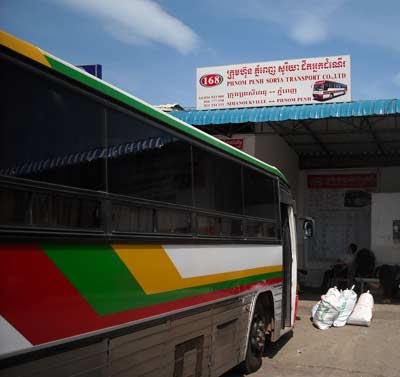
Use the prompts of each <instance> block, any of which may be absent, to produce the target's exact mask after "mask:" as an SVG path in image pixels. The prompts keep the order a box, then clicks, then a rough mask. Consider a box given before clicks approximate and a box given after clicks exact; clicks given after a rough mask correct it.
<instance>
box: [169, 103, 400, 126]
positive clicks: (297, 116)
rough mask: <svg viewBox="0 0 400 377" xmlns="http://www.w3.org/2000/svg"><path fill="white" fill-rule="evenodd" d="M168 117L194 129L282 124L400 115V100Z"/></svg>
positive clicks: (227, 110)
mask: <svg viewBox="0 0 400 377" xmlns="http://www.w3.org/2000/svg"><path fill="white" fill-rule="evenodd" d="M169 114H171V115H173V116H174V117H176V118H178V119H181V120H183V121H184V122H186V123H189V124H192V125H194V126H205V125H208V124H227V123H247V122H279V121H285V120H305V119H322V118H344V117H360V116H372V115H390V114H400V100H399V99H389V100H373V101H372V100H371V101H355V102H343V103H323V104H315V105H299V106H280V107H256V108H246V109H225V110H194V111H172V112H170V113H169Z"/></svg>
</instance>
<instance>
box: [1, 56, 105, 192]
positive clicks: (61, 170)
mask: <svg viewBox="0 0 400 377" xmlns="http://www.w3.org/2000/svg"><path fill="white" fill-rule="evenodd" d="M0 82H1V83H2V93H3V96H2V98H1V101H0V174H4V175H10V176H18V177H23V178H28V179H33V180H38V181H45V182H51V183H57V184H62V185H67V186H74V187H82V188H86V189H93V190H104V176H103V170H104V169H103V168H104V159H102V158H101V151H102V148H103V147H104V137H103V132H102V124H103V117H104V113H103V111H102V108H101V106H100V105H98V104H97V103H96V102H95V101H92V100H91V99H89V98H87V97H86V96H85V95H83V94H82V93H78V92H75V91H73V90H70V89H68V88H66V87H64V86H63V85H61V84H59V83H57V82H55V81H52V80H50V79H47V78H45V77H44V76H43V77H42V76H39V75H37V74H35V73H33V72H31V71H28V70H26V69H24V68H21V67H20V66H16V65H13V64H11V63H9V62H6V61H4V60H1V61H0ZM4 94H6V95H4Z"/></svg>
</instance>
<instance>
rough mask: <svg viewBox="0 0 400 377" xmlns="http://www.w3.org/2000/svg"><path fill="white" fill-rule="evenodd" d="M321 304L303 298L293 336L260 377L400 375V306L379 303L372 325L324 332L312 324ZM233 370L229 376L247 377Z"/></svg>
mask: <svg viewBox="0 0 400 377" xmlns="http://www.w3.org/2000/svg"><path fill="white" fill-rule="evenodd" d="M315 303H316V301H315V300H304V299H303V300H300V302H299V313H298V314H299V316H300V318H301V319H300V320H298V321H297V323H296V327H295V329H294V332H293V336H286V337H284V338H283V339H281V341H280V342H278V344H276V345H275V346H274V347H272V348H270V349H268V350H267V351H266V356H265V357H264V360H263V365H262V367H261V369H260V370H259V371H257V372H256V373H254V374H252V376H254V377H267V376H268V377H311V376H321V377H350V376H351V377H400V305H399V304H398V303H395V304H390V305H384V304H376V305H375V315H374V318H373V320H372V323H371V326H370V327H361V326H350V325H346V326H345V327H342V328H330V329H328V330H325V331H322V330H318V329H317V328H315V327H314V326H313V325H312V322H311V321H310V312H311V308H312V306H313V305H314V304H315ZM241 376H242V375H241V374H238V373H235V372H229V373H226V374H225V375H224V377H241Z"/></svg>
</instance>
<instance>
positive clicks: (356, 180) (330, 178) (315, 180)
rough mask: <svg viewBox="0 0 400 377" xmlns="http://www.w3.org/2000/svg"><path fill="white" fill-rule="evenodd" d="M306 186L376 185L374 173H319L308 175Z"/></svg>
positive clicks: (362, 186) (361, 186)
mask: <svg viewBox="0 0 400 377" xmlns="http://www.w3.org/2000/svg"><path fill="white" fill-rule="evenodd" d="M307 183H308V188H314V189H316V188H327V189H336V188H367V187H376V185H377V178H376V174H373V173H371V174H321V175H308V177H307Z"/></svg>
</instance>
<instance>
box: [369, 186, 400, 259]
mask: <svg viewBox="0 0 400 377" xmlns="http://www.w3.org/2000/svg"><path fill="white" fill-rule="evenodd" d="M394 220H397V221H399V220H400V193H377V194H373V195H372V216H371V228H372V233H371V250H373V252H374V253H375V256H376V259H377V262H378V263H389V264H391V263H392V264H400V240H396V239H395V238H394V234H393V227H394V224H393V221H394Z"/></svg>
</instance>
